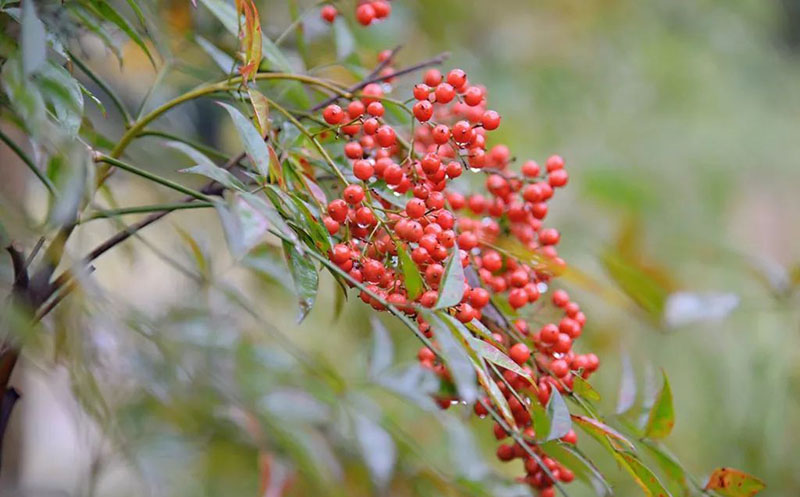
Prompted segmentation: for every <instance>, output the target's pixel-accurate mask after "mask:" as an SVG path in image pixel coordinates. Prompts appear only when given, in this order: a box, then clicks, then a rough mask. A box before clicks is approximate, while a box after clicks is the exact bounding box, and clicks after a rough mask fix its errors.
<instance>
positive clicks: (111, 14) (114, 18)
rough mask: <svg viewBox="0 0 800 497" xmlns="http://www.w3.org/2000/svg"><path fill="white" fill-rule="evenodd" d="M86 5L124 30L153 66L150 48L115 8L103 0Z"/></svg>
mask: <svg viewBox="0 0 800 497" xmlns="http://www.w3.org/2000/svg"><path fill="white" fill-rule="evenodd" d="M88 5H90V6H91V7H92V8H93V10H94V11H95V13H96V14H97V15H98V16H99V17H101V18H103V19H106V20H107V21H110V22H112V23H113V24H115V25H116V26H117V27H118V28H119V29H121V30H122V31H124V32H125V34H126V35H128V37H129V38H130V39H131V40H133V42H134V43H136V44H137V45H139V48H141V49H142V50H143V51H144V53H145V54H146V55H147V58H148V59H150V63H151V64H153V67H155V65H156V63H155V61H154V60H153V56H152V55H151V54H150V50H148V48H147V45H146V44H145V42H144V40H143V39H142V37H141V36H139V33H137V32H136V30H135V29H134V28H133V26H131V25H130V23H129V22H128V20H127V19H125V18H124V17H122V16H121V15H119V13H117V11H116V9H115V8H114V7H112V6H111V5H110V4H109V3H108V2H106V1H105V0H91V3H90V4H88Z"/></svg>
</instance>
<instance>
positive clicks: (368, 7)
mask: <svg viewBox="0 0 800 497" xmlns="http://www.w3.org/2000/svg"><path fill="white" fill-rule="evenodd" d="M374 19H375V8H374V7H373V6H372V4H369V3H362V4H361V5H359V6H358V8H357V9H356V20H357V21H358V22H359V23H360V24H362V25H364V26H369V25H370V24H371V23H372V21H373V20H374Z"/></svg>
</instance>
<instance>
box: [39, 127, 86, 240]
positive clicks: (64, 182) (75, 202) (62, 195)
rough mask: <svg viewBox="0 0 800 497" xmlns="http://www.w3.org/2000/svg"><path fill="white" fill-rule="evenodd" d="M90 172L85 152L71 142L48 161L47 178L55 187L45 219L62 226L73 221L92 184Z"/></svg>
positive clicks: (84, 149)
mask: <svg viewBox="0 0 800 497" xmlns="http://www.w3.org/2000/svg"><path fill="white" fill-rule="evenodd" d="M93 171H94V168H93V164H92V161H91V158H90V157H89V154H88V151H87V150H86V148H85V147H84V146H82V145H81V144H79V143H77V142H71V143H70V145H69V146H68V148H66V149H64V150H61V151H59V153H58V154H56V155H54V156H53V157H52V158H51V159H50V162H49V164H48V167H47V175H48V176H49V177H50V178H51V179H52V180H53V184H54V185H55V186H56V195H55V198H54V200H53V203H52V206H51V208H50V215H49V218H48V220H49V222H50V224H51V225H53V226H62V225H64V224H67V223H71V222H73V221H74V220H75V219H76V217H77V215H78V207H79V206H80V205H81V200H82V199H83V196H84V194H85V193H86V192H87V191H88V187H89V185H90V184H91V183H92V181H93V176H92V172H93Z"/></svg>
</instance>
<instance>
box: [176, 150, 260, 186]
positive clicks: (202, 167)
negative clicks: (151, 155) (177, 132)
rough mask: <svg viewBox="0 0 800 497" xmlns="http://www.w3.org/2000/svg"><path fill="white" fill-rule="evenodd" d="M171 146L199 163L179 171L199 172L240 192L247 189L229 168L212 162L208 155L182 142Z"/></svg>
mask: <svg viewBox="0 0 800 497" xmlns="http://www.w3.org/2000/svg"><path fill="white" fill-rule="evenodd" d="M169 146H171V147H173V148H176V149H179V150H181V151H182V152H184V153H186V155H188V156H189V157H191V158H192V159H194V160H196V161H197V165H195V166H192V167H189V168H186V169H180V170H179V171H178V172H181V173H190V174H199V175H201V176H205V177H206V178H210V179H212V180H214V181H216V182H217V183H219V184H221V185H223V186H225V187H226V188H230V189H232V190H238V191H240V192H243V191H246V190H247V187H246V186H245V185H244V183H242V182H241V181H239V179H238V178H236V176H234V175H233V174H231V173H230V172H228V170H226V169H223V168H221V167H219V166H217V165H216V164H214V163H213V162H211V161H210V160H209V159H208V157H205V156H204V155H203V154H201V153H200V152H198V151H196V150H195V149H193V148H192V147H190V146H188V145H186V144H184V143H180V142H170V143H169ZM189 151H192V152H194V154H190V153H189ZM194 155H199V156H202V157H204V158H205V159H206V160H205V161H204V160H198V158H196V157H194Z"/></svg>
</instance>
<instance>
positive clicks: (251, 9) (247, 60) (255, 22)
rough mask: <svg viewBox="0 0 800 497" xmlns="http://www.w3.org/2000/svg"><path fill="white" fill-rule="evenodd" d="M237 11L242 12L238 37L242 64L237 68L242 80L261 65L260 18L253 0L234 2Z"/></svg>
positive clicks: (246, 78) (255, 71) (245, 79)
mask: <svg viewBox="0 0 800 497" xmlns="http://www.w3.org/2000/svg"><path fill="white" fill-rule="evenodd" d="M236 4H237V5H236V7H237V11H238V12H239V13H240V14H241V13H244V27H243V29H242V27H241V26H240V30H239V39H240V40H241V44H240V46H241V51H242V54H243V60H244V64H243V65H242V67H240V68H239V72H240V73H241V75H242V79H243V80H244V82H247V80H248V79H249V78H250V76H252V75H255V73H257V72H258V66H259V65H261V20H260V19H259V17H258V9H256V6H255V3H253V0H244V1H239V0H237V2H236Z"/></svg>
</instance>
